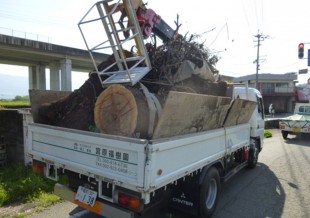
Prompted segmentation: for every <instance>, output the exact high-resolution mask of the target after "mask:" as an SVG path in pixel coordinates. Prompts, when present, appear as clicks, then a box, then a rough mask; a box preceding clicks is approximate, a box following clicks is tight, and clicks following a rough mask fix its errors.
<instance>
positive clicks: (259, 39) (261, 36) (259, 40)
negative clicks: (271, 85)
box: [255, 30, 269, 90]
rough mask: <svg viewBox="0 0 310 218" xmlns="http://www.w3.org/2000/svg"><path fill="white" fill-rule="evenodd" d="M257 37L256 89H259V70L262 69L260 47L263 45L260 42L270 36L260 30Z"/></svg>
mask: <svg viewBox="0 0 310 218" xmlns="http://www.w3.org/2000/svg"><path fill="white" fill-rule="evenodd" d="M255 37H256V38H257V57H256V61H255V62H256V89H257V90H259V87H258V71H259V70H260V69H259V66H260V64H259V63H260V59H259V47H260V46H261V44H260V42H261V41H264V39H266V38H268V37H269V36H265V35H263V34H260V33H259V30H258V32H257V35H255Z"/></svg>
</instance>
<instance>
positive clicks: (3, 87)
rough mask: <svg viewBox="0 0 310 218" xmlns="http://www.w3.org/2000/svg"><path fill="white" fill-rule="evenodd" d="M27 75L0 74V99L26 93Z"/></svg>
mask: <svg viewBox="0 0 310 218" xmlns="http://www.w3.org/2000/svg"><path fill="white" fill-rule="evenodd" d="M28 89H29V85H28V77H21V76H10V75H7V74H0V99H13V98H14V97H15V96H17V95H20V96H25V95H29V94H28Z"/></svg>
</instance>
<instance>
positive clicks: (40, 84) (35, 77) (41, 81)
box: [28, 65, 46, 89]
mask: <svg viewBox="0 0 310 218" xmlns="http://www.w3.org/2000/svg"><path fill="white" fill-rule="evenodd" d="M28 72H29V89H46V74H45V66H44V65H39V66H29V71H28Z"/></svg>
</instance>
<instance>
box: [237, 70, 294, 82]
mask: <svg viewBox="0 0 310 218" xmlns="http://www.w3.org/2000/svg"><path fill="white" fill-rule="evenodd" d="M248 80H256V74H251V75H246V76H241V77H237V78H234V82H242V81H248ZM258 80H260V81H262V80H268V81H270V80H277V81H278V80H281V81H294V80H297V73H294V72H292V73H285V74H271V73H265V74H258Z"/></svg>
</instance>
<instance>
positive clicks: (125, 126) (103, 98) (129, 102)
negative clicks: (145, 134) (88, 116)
mask: <svg viewBox="0 0 310 218" xmlns="http://www.w3.org/2000/svg"><path fill="white" fill-rule="evenodd" d="M137 117H138V109H137V104H136V101H135V98H134V96H133V94H132V93H131V92H130V91H129V90H128V89H126V88H125V87H124V86H122V85H118V84H115V85H110V86H109V87H108V88H107V89H106V90H104V91H103V92H102V93H101V94H100V96H99V97H98V99H97V101H96V105H95V123H96V126H97V128H99V129H100V130H101V132H103V133H106V134H113V135H123V136H131V135H132V134H133V132H134V130H135V129H136V126H137Z"/></svg>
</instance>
